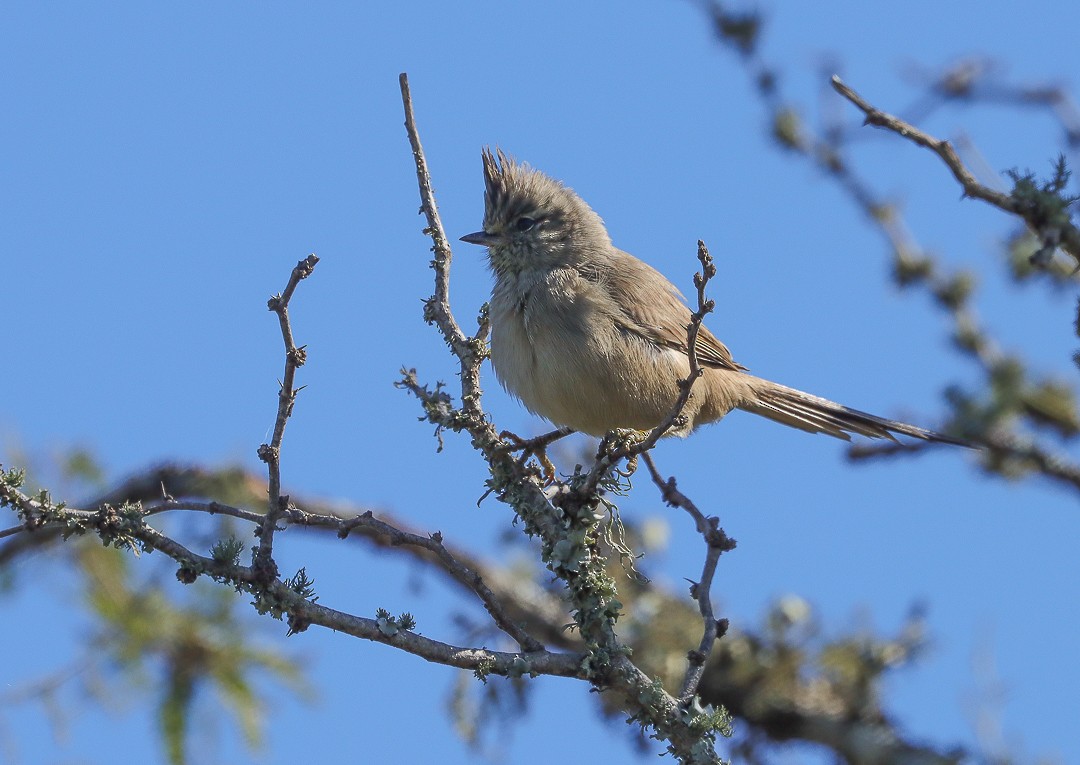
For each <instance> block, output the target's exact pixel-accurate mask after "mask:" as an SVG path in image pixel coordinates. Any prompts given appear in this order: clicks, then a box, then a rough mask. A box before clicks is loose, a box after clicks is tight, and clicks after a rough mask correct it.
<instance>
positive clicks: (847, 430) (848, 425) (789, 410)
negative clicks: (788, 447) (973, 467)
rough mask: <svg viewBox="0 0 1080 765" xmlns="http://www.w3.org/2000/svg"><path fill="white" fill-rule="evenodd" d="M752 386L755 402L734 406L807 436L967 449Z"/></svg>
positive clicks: (778, 389)
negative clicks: (917, 441)
mask: <svg viewBox="0 0 1080 765" xmlns="http://www.w3.org/2000/svg"><path fill="white" fill-rule="evenodd" d="M754 383H755V384H754V386H753V387H754V389H755V392H756V393H757V396H755V397H754V398H755V400H752V401H745V402H740V403H739V404H738V407H739V408H740V409H743V410H745V411H747V412H753V413H754V414H759V415H761V416H762V417H768V418H769V419H770V420H775V421H776V422H779V423H782V424H784V425H789V426H791V427H793V428H799V429H800V430H805V431H808V432H810V433H827V434H829V435H830V436H834V437H836V438H842V439H844V440H845V441H850V440H851V434H858V435H862V436H868V437H870V438H888V439H890V440H892V441H895V440H896V437H895V435H894V434H901V435H905V436H912V437H914V438H921V439H923V440H925V441H938V442H940V443H943V444H956V445H957V446H971V444H969V443H968V442H966V441H963V440H961V439H958V438H953V437H951V436H946V435H944V434H942V433H936V432H934V431H932V430H927V429H926V428H920V427H918V426H916V425H908V424H907V423H906V422H899V421H897V420H889V419H886V418H884V417H878V416H876V415H873V414H867V413H866V412H860V411H859V410H858V409H851V408H850V407H846V406H844V405H843V404H838V403H836V402H835V401H829V400H828V399H825V398H821V397H820V396H812V395H810V394H809V393H803V392H802V391H801V390H795V389H794V388H788V387H787V386H784V385H779V384H777V383H774V382H770V381H768V380H762V379H761V378H755V380H754ZM759 383H760V384H759Z"/></svg>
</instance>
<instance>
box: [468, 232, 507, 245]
mask: <svg viewBox="0 0 1080 765" xmlns="http://www.w3.org/2000/svg"><path fill="white" fill-rule="evenodd" d="M461 241H463V242H468V243H469V244H478V245H480V246H481V247H491V246H492V245H494V244H497V243H498V241H499V237H497V236H496V235H495V234H489V233H488V232H487V231H477V232H475V233H472V234H466V235H465V236H463V237H461Z"/></svg>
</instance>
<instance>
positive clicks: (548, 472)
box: [499, 430, 557, 486]
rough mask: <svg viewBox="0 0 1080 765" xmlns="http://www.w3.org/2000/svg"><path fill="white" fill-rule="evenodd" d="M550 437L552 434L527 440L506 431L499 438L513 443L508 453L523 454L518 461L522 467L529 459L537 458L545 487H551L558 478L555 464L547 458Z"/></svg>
mask: <svg viewBox="0 0 1080 765" xmlns="http://www.w3.org/2000/svg"><path fill="white" fill-rule="evenodd" d="M549 436H550V434H549V435H545V436H540V437H538V438H532V439H525V438H522V437H521V436H519V435H517V434H516V433H511V432H510V431H509V430H504V431H503V432H501V433H499V438H502V439H505V440H507V441H509V442H510V443H511V447H510V449H508V450H507V451H515V452H516V451H520V452H521V459H520V460H518V463H519V464H520V465H521V466H522V467H524V466H525V463H526V462H528V461H529V457H536V461H537V462H539V463H540V472H541V474H542V475H543V478H544V485H545V486H550V485H551V484H553V483H555V479H556V477H557V476H556V473H555V463H554V462H552V461H551V458H550V457H548V456H547V445H548V444H549V443H551V440H550V438H549Z"/></svg>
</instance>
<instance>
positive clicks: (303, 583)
mask: <svg viewBox="0 0 1080 765" xmlns="http://www.w3.org/2000/svg"><path fill="white" fill-rule="evenodd" d="M285 586H286V587H288V588H289V589H290V590H292V591H293V592H295V593H296V594H297V595H299V596H300V597H301V598H303V599H304V600H310V601H311V602H312V603H317V602H318V601H319V596H318V595H316V594H315V580H314V579H308V575H307V568H306V567H301V568H300V570H299V571H297V572H296V574H295V575H294V576H292V577H290V578H289V579H286V580H285Z"/></svg>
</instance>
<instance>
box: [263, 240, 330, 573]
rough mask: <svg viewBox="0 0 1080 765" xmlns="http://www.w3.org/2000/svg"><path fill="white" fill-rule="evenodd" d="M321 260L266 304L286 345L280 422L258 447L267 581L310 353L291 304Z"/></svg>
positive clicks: (305, 265) (309, 263)
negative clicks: (299, 382) (265, 477)
mask: <svg viewBox="0 0 1080 765" xmlns="http://www.w3.org/2000/svg"><path fill="white" fill-rule="evenodd" d="M318 262H319V259H318V258H317V257H316V256H315V255H308V256H307V257H306V258H304V259H303V260H301V261H300V262H299V263H297V264H296V267H295V268H294V269H293V270H292V274H291V275H290V276H289V283H288V284H287V285H286V286H285V291H284V292H282V293H281V294H280V295H274V296H273V297H272V298H270V300H268V301H267V304H266V305H267V307H268V308H269V309H270V310H271V311H273V312H274V313H276V314H277V316H278V322H279V324H280V325H281V337H282V340H283V341H284V342H285V376H284V378H283V379H282V381H281V388H280V390H279V391H278V408H277V419H276V420H275V422H274V435H273V437H272V438H271V439H270V443H269V444H263V445H262V446H260V447H259V459H261V460H262V461H263V462H265V463H266V467H267V473H268V474H269V486H268V492H269V495H270V496H269V506H268V508H267V511H266V518H265V519H264V521H263V525H262V528H261V529H260V531H259V545H258V547H257V548H255V550H253V551H252V555H253V563H254V566H255V568H256V569H258V570H259V571H262V572H263V573H264V575H265V577H266V578H267V579H273V578H274V577H276V576H277V564H276V563H275V562H274V532H275V531H276V530H277V522H278V519H279V518H280V517H281V514H282V513H283V512H284V511H285V508H286V506H287V505H288V503H289V498H288V497H282V496H281V440H282V438H283V437H284V436H285V423H286V422H288V420H289V416H290V415H291V414H292V410H293V404H294V403H295V402H296V394H297V393H298V391H297V390H296V389H295V388H294V380H295V377H296V370H297V369H298V368H299V367H301V366H303V365H304V362H305V361H306V360H307V353H306V351H305V350H304V348H303V347H301V348H297V347H296V344H295V343H294V342H293V336H292V327H291V326H290V325H289V301H290V300H291V299H292V296H293V292H294V291H295V290H296V285H298V284H299V283H300V281H301V280H302V279H306V278H307V277H309V276H311V272H312V271H313V270H314V269H315V264H316V263H318Z"/></svg>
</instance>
